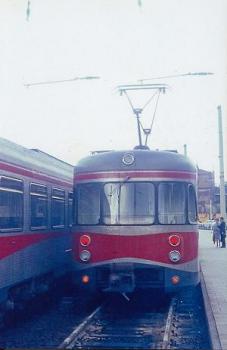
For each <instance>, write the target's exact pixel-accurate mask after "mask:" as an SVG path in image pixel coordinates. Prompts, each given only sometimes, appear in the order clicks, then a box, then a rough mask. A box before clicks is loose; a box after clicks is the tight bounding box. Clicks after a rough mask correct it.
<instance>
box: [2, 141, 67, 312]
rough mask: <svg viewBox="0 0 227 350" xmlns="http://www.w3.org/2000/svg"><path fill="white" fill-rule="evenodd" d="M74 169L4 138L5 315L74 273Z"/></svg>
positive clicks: (3, 303) (3, 285) (3, 297)
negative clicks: (72, 252) (6, 311)
mask: <svg viewBox="0 0 227 350" xmlns="http://www.w3.org/2000/svg"><path fill="white" fill-rule="evenodd" d="M72 182H73V167H72V166H71V165H69V164H67V163H65V162H62V161H60V160H58V159H56V158H54V157H51V156H50V155H48V154H46V153H44V152H41V151H38V150H30V149H27V148H24V147H21V146H19V145H17V144H15V143H13V142H10V141H7V140H5V139H2V138H0V316H1V315H3V314H4V311H5V310H6V309H13V308H15V307H17V305H21V304H23V302H25V301H26V300H27V299H29V298H31V297H33V296H35V295H37V294H39V293H41V292H44V291H47V290H48V289H49V288H51V286H53V284H54V283H56V280H59V279H60V278H62V277H63V276H64V275H65V274H66V273H68V272H69V271H70V266H71V265H70V264H71V260H70V250H71V240H70V231H71V224H72V221H71V217H72V200H73V199H72V198H73V193H72Z"/></svg>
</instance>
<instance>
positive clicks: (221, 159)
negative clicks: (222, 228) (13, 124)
mask: <svg viewBox="0 0 227 350" xmlns="http://www.w3.org/2000/svg"><path fill="white" fill-rule="evenodd" d="M217 108H218V130H219V169H220V213H221V216H223V217H224V219H226V203H225V177H224V157H223V153H224V151H223V132H222V110H221V106H218V107H217Z"/></svg>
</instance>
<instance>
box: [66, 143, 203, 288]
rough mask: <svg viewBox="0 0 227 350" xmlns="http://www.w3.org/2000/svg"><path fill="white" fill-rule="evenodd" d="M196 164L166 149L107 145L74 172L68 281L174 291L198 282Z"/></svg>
mask: <svg viewBox="0 0 227 350" xmlns="http://www.w3.org/2000/svg"><path fill="white" fill-rule="evenodd" d="M196 180H197V179H196V168H195V167H194V166H193V165H192V163H190V162H189V161H188V160H187V159H186V158H185V157H184V156H182V155H179V154H177V153H172V152H161V151H149V150H133V151H127V152H124V151H116V152H114V151H113V152H105V153H101V154H97V155H93V156H90V157H87V158H85V159H83V160H81V161H80V162H79V163H78V165H77V167H75V173H74V226H73V259H74V274H73V275H74V282H75V284H76V285H77V286H79V287H80V288H83V289H84V290H87V291H91V292H95V291H103V292H119V293H132V292H133V291H135V290H137V289H154V288H157V289H162V290H164V291H165V292H174V291H177V290H179V289H180V288H183V287H187V286H194V285H196V284H197V283H198V282H199V266H198V230H197V209H196Z"/></svg>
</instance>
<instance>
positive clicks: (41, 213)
mask: <svg viewBox="0 0 227 350" xmlns="http://www.w3.org/2000/svg"><path fill="white" fill-rule="evenodd" d="M47 208H48V205H47V187H46V186H43V185H40V184H35V183H31V184H30V212H31V228H32V229H34V230H35V229H39V230H40V229H45V228H47V225H48V209H47Z"/></svg>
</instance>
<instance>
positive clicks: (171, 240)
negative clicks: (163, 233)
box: [169, 235, 180, 247]
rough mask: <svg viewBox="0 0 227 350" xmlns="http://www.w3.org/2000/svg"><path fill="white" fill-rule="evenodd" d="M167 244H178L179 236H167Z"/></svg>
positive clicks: (175, 245) (174, 245)
mask: <svg viewBox="0 0 227 350" xmlns="http://www.w3.org/2000/svg"><path fill="white" fill-rule="evenodd" d="M169 244H170V245H172V246H173V247H177V246H178V245H179V244H180V237H179V236H178V235H171V236H169Z"/></svg>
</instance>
